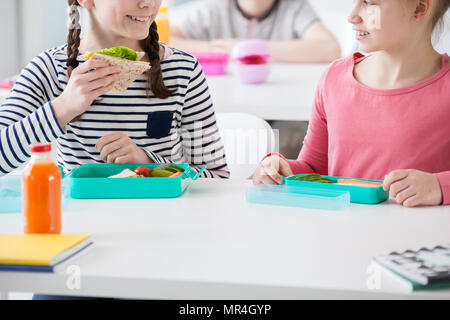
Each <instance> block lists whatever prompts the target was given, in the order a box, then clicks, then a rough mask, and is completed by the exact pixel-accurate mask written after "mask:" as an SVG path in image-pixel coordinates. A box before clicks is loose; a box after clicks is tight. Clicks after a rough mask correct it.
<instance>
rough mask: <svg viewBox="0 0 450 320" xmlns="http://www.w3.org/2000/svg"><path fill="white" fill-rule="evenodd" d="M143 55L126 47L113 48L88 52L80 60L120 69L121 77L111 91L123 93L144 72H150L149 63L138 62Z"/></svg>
mask: <svg viewBox="0 0 450 320" xmlns="http://www.w3.org/2000/svg"><path fill="white" fill-rule="evenodd" d="M144 55H145V53H144V52H136V51H134V50H132V49H130V48H127V47H114V48H110V49H103V50H100V51H96V52H93V51H88V52H86V53H85V54H84V55H83V56H82V58H83V59H84V60H89V59H99V60H103V61H106V62H107V63H109V64H110V65H111V66H118V67H120V69H121V70H120V71H121V73H122V76H121V77H120V79H119V80H117V81H116V83H115V85H114V88H113V90H112V91H122V92H123V91H126V90H127V89H128V87H129V86H130V85H131V84H132V83H133V82H134V81H135V80H136V79H138V78H139V77H140V76H141V75H142V74H143V73H144V72H146V71H148V70H150V68H151V66H150V63H149V62H144V61H139V60H140V59H142V58H143V56H144Z"/></svg>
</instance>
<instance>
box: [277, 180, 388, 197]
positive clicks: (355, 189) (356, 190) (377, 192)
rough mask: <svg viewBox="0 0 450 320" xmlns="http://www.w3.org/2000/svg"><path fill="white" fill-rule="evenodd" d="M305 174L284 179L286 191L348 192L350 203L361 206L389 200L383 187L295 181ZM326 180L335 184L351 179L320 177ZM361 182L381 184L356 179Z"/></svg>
mask: <svg viewBox="0 0 450 320" xmlns="http://www.w3.org/2000/svg"><path fill="white" fill-rule="evenodd" d="M304 175H306V174H298V175H295V176H291V177H288V178H286V179H285V181H286V186H287V188H286V189H287V191H289V188H290V187H307V188H316V189H323V190H337V191H348V192H350V202H352V203H362V204H378V203H381V202H383V201H386V200H387V199H388V198H389V190H388V191H384V190H383V187H382V186H380V187H376V188H367V187H359V186H345V185H339V184H332V183H321V182H311V181H297V180H295V179H296V178H298V177H301V176H304ZM322 177H324V178H328V179H330V180H331V181H334V182H337V180H338V179H353V178H344V177H333V176H322ZM357 180H361V181H371V182H383V181H380V180H367V179H357Z"/></svg>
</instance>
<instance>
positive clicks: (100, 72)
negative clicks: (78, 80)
mask: <svg viewBox="0 0 450 320" xmlns="http://www.w3.org/2000/svg"><path fill="white" fill-rule="evenodd" d="M118 73H120V67H109V66H108V67H104V68H97V69H95V70H94V71H91V72H88V73H86V74H83V75H82V77H83V80H85V81H87V82H89V81H95V80H98V79H101V78H104V77H106V76H109V75H113V74H118Z"/></svg>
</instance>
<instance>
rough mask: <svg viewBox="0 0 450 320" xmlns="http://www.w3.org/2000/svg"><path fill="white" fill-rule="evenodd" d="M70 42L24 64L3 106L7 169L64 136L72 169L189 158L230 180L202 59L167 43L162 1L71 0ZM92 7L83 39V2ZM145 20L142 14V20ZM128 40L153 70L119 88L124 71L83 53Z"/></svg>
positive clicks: (61, 157) (0, 149)
mask: <svg viewBox="0 0 450 320" xmlns="http://www.w3.org/2000/svg"><path fill="white" fill-rule="evenodd" d="M68 4H69V7H70V26H69V35H68V39H67V44H65V45H63V46H60V47H57V48H53V49H49V50H47V51H45V52H43V53H42V54H40V55H39V56H37V57H36V58H34V59H33V60H32V61H31V62H30V63H29V64H28V66H27V67H26V68H25V69H24V70H23V71H22V73H21V75H20V76H19V78H18V80H17V82H16V84H15V86H14V88H13V89H12V91H11V93H10V95H9V97H8V98H6V100H5V102H4V104H3V105H2V106H1V108H0V175H2V174H7V173H9V172H11V171H13V170H14V169H16V168H18V167H19V166H20V165H21V164H22V163H24V162H25V161H26V160H27V159H28V158H29V157H30V153H29V151H28V149H29V146H30V145H31V144H33V143H36V142H52V141H54V140H56V141H57V148H58V155H57V159H58V164H59V165H61V166H62V167H63V168H64V170H65V171H66V172H68V171H70V170H72V169H74V168H76V167H78V166H80V165H81V164H85V163H103V162H105V163H150V162H156V163H169V162H174V163H180V162H186V163H189V164H191V165H192V167H193V168H194V169H196V170H197V171H198V170H199V169H200V168H201V167H202V166H204V165H206V166H207V170H206V171H205V172H204V173H203V174H202V176H203V177H207V178H228V177H229V171H228V168H227V164H226V159H225V152H224V147H223V144H222V141H221V138H220V135H219V132H218V128H217V125H216V120H215V114H214V108H213V104H212V101H211V97H210V95H209V90H208V86H207V83H206V79H205V77H204V74H203V71H202V69H201V67H200V65H199V63H198V62H197V61H196V59H195V58H194V57H192V56H191V55H188V54H186V53H184V52H182V51H179V50H177V49H173V48H170V47H168V46H166V45H164V44H162V43H159V37H158V33H157V28H156V23H155V22H154V19H155V17H156V14H157V13H158V10H159V7H160V5H161V0H139V1H135V0H68ZM80 7H83V8H85V9H86V10H88V12H89V19H90V23H89V29H88V32H86V36H85V37H83V38H82V39H81V38H80V33H81V27H80V24H79V16H80V15H79V9H80ZM138 20H139V21H138ZM115 46H126V47H129V48H131V49H133V50H135V51H144V52H145V53H146V55H145V57H144V58H143V59H142V60H143V61H147V62H150V64H151V70H150V71H149V72H148V73H146V74H143V75H142V76H141V77H140V78H139V79H138V80H136V81H135V82H134V83H133V84H132V85H131V86H130V87H129V88H128V90H127V91H126V92H111V89H112V88H113V86H114V83H115V81H116V80H118V79H119V78H120V69H118V68H117V67H110V66H109V65H108V64H107V63H105V62H101V61H99V60H95V59H90V60H88V61H84V60H83V59H82V58H81V53H82V52H86V51H98V50H101V49H103V48H110V47H115Z"/></svg>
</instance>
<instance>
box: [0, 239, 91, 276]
mask: <svg viewBox="0 0 450 320" xmlns="http://www.w3.org/2000/svg"><path fill="white" fill-rule="evenodd" d="M90 236H91V235H90V234H79V235H54V234H21V235H11V234H0V270H30V271H33V270H35V271H53V268H52V267H53V266H55V265H57V264H58V263H61V262H63V261H65V260H67V259H69V258H71V257H72V256H74V255H76V254H77V253H78V252H80V251H82V250H83V249H85V248H86V247H88V246H90V245H91V244H92V240H91V239H90ZM27 266H28V267H30V268H26V267H27ZM33 267H36V268H33ZM39 267H42V268H39Z"/></svg>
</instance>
